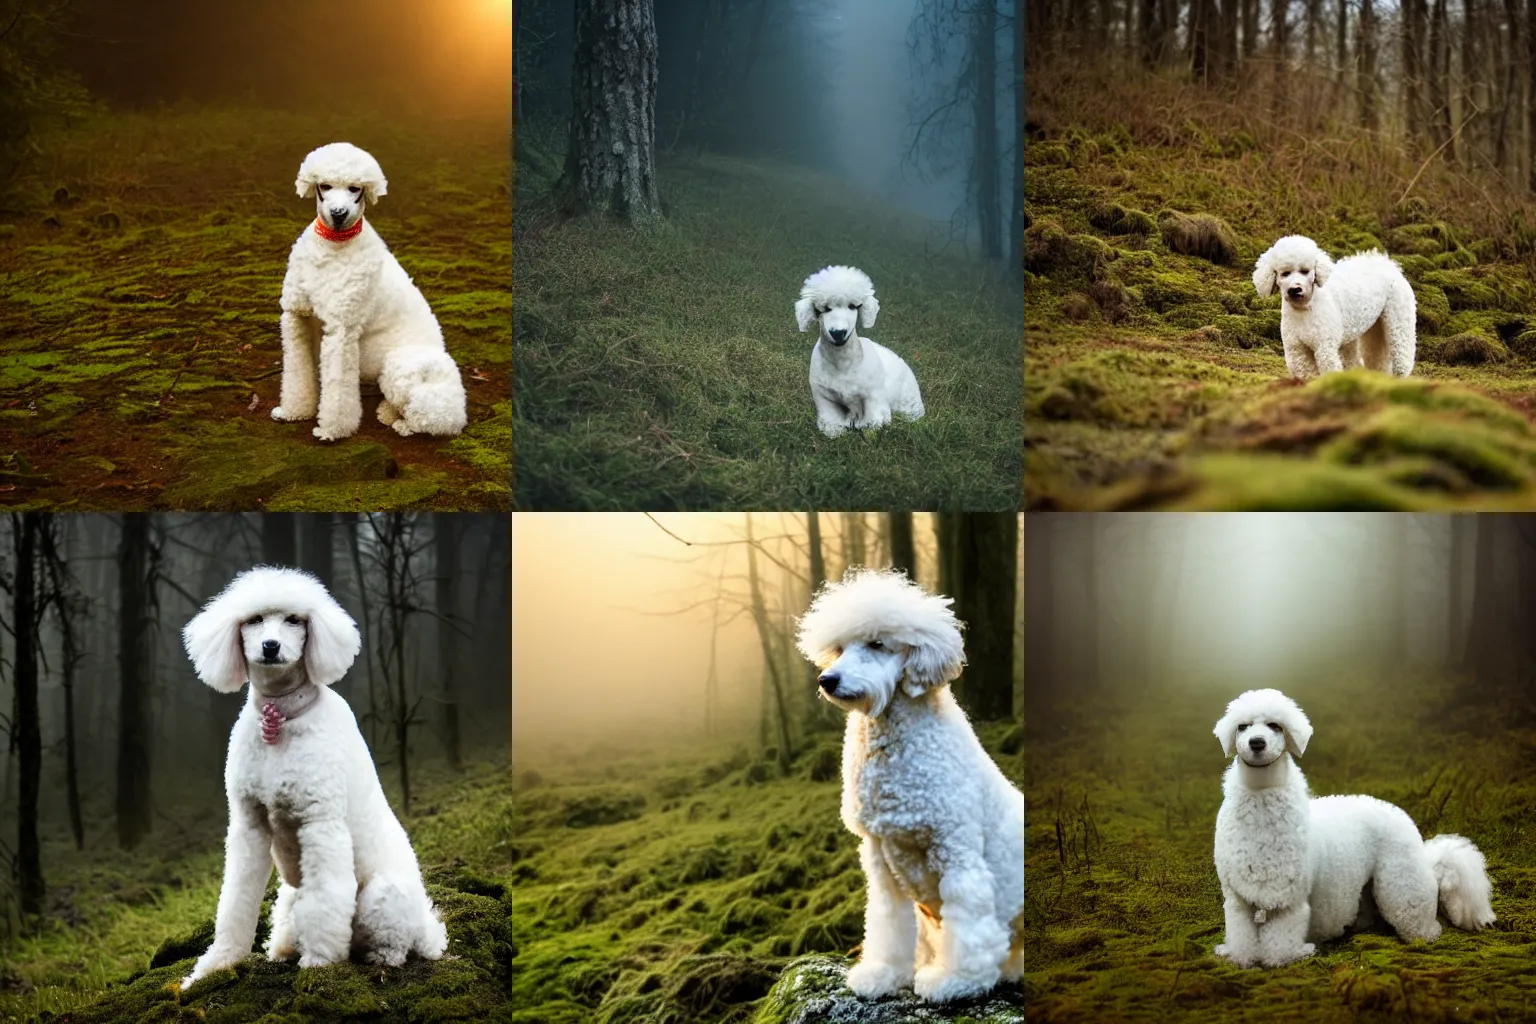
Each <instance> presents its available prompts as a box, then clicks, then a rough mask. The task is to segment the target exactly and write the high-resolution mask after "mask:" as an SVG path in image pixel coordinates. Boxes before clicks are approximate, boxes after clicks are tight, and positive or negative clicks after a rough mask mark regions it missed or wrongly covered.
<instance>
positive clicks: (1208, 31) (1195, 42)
mask: <svg viewBox="0 0 1536 1024" xmlns="http://www.w3.org/2000/svg"><path fill="white" fill-rule="evenodd" d="M1215 20H1216V0H1190V7H1189V67H1190V74H1191V77H1193V78H1194V80H1195V81H1196V82H1199V83H1202V84H1204V83H1207V82H1209V81H1210V80H1211V63H1212V61H1211V57H1212V54H1211V36H1212V34H1213V32H1214V29H1215V27H1216V26H1215V24H1214V22H1215Z"/></svg>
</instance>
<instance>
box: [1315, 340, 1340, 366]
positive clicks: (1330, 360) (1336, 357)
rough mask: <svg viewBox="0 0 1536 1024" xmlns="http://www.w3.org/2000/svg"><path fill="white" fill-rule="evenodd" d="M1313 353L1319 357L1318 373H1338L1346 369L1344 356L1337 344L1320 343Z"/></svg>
mask: <svg viewBox="0 0 1536 1024" xmlns="http://www.w3.org/2000/svg"><path fill="white" fill-rule="evenodd" d="M1313 355H1314V356H1315V357H1316V358H1317V372H1318V373H1337V372H1339V371H1340V370H1342V369H1344V357H1343V356H1341V355H1340V354H1339V349H1338V346H1336V345H1319V346H1318V347H1317V349H1316V350H1315V351H1314V352H1313Z"/></svg>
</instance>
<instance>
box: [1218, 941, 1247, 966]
mask: <svg viewBox="0 0 1536 1024" xmlns="http://www.w3.org/2000/svg"><path fill="white" fill-rule="evenodd" d="M1211 952H1212V953H1215V954H1216V955H1217V956H1219V957H1221V958H1222V959H1223V960H1230V961H1232V962H1233V963H1234V964H1236V965H1237V966H1239V967H1252V966H1254V965H1255V964H1257V963H1258V962H1259V960H1258V957H1255V956H1252V955H1239V954H1237V953H1235V952H1233V950H1232V947H1231V946H1230V945H1228V944H1227V943H1225V942H1223V943H1222V944H1221V945H1219V946H1217V947H1216V948H1215V949H1213V950H1211Z"/></svg>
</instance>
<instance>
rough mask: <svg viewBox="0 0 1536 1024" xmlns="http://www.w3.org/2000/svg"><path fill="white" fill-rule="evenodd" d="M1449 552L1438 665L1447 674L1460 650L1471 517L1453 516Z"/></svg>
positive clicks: (1458, 656)
mask: <svg viewBox="0 0 1536 1024" xmlns="http://www.w3.org/2000/svg"><path fill="white" fill-rule="evenodd" d="M1450 519H1451V536H1450V544H1449V550H1448V551H1447V552H1446V558H1445V562H1446V570H1445V571H1446V576H1447V579H1446V587H1445V594H1446V608H1445V653H1444V655H1443V657H1442V659H1441V663H1442V664H1443V665H1444V666H1445V670H1446V671H1447V672H1452V671H1455V670H1456V669H1457V668H1458V667H1460V658H1461V652H1462V650H1463V645H1462V638H1461V623H1462V620H1463V618H1464V617H1465V616H1464V609H1465V608H1466V605H1467V591H1466V578H1467V540H1466V538H1467V532H1468V531H1469V529H1470V528H1471V527H1472V526H1473V524H1474V523H1475V521H1476V520H1475V519H1474V517H1473V516H1472V515H1471V514H1454V515H1452V516H1451V517H1450Z"/></svg>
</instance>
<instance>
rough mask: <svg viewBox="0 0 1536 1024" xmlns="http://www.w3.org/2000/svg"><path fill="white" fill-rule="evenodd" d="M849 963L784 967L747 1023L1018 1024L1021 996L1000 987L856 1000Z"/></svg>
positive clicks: (817, 959) (828, 960)
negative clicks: (947, 996)
mask: <svg viewBox="0 0 1536 1024" xmlns="http://www.w3.org/2000/svg"><path fill="white" fill-rule="evenodd" d="M850 966H852V964H851V962H850V961H848V960H845V959H843V958H841V957H830V956H806V957H801V958H800V959H798V960H794V961H791V962H790V963H789V964H788V965H786V966H785V968H784V971H783V974H782V975H780V977H779V980H778V983H777V984H776V985H774V986H773V990H772V991H770V992H769V993H768V998H767V999H765V1000H763V1002H762V1004H761V1005H760V1006H759V1007H758V1008H757V1013H756V1014H755V1015H754V1016H753V1017H752V1024H1023V1022H1024V991H1023V989H1022V988H1021V987H1020V986H1019V985H1016V984H1010V983H1007V982H1004V983H1002V984H999V985H998V986H997V987H996V988H994V989H993V990H992V991H991V992H990V993H988V994H987V995H984V996H980V997H977V998H973V999H960V1000H956V1001H954V1002H951V1003H943V1004H935V1003H928V1002H924V1001H923V1000H921V999H919V998H918V997H917V996H916V995H915V994H913V992H912V990H911V989H910V988H906V989H902V990H901V991H899V992H897V993H896V994H895V995H892V996H887V997H884V998H882V999H870V1000H865V999H861V998H859V997H858V996H856V995H854V994H853V991H852V990H851V989H849V988H848V968H849V967H850Z"/></svg>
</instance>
